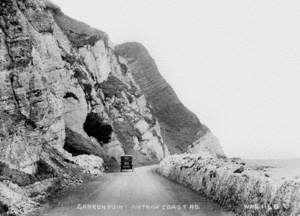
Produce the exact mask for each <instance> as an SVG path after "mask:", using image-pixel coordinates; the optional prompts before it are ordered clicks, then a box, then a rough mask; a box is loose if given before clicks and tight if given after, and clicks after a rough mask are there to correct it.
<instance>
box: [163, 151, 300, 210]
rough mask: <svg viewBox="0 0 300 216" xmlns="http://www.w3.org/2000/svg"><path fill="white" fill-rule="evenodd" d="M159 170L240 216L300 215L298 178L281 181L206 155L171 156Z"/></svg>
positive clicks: (260, 172) (240, 165) (236, 161)
mask: <svg viewBox="0 0 300 216" xmlns="http://www.w3.org/2000/svg"><path fill="white" fill-rule="evenodd" d="M157 171H158V172H159V173H160V174H161V175H163V176H165V177H168V178H170V179H172V180H175V181H177V182H179V183H181V184H183V185H185V186H188V187H190V188H191V189H193V190H195V191H198V192H200V193H201V194H204V195H206V196H207V197H208V198H210V199H212V200H213V201H216V202H218V203H219V204H220V205H221V206H223V207H224V208H227V209H228V210H231V211H234V212H235V213H237V215H245V216H248V215H260V216H271V215H272V216H296V215H299V214H300V180H299V179H293V180H281V181H278V180H276V179H273V178H270V177H269V176H268V175H267V174H266V173H265V172H264V171H263V170H258V169H253V168H252V167H250V166H247V164H246V163H245V162H243V161H240V160H235V159H234V160H231V159H225V158H223V159H217V158H215V157H213V156H212V155H211V154H209V153H207V152H202V153H199V154H192V155H189V154H182V155H172V156H170V157H167V158H165V159H164V160H163V161H162V162H161V163H160V166H159V168H158V170H157Z"/></svg>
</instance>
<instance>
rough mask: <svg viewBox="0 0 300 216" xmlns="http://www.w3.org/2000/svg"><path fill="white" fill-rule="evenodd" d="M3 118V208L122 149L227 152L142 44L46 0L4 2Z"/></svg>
mask: <svg viewBox="0 0 300 216" xmlns="http://www.w3.org/2000/svg"><path fill="white" fill-rule="evenodd" d="M140 54H142V55H140ZM0 117H1V118H0V188H1V190H0V213H3V212H6V213H9V214H12V215H13V214H15V215H24V214H25V213H26V212H27V211H30V209H32V208H33V207H34V206H36V205H37V204H38V202H39V201H40V200H42V199H44V198H45V197H46V196H47V195H48V194H49V193H51V192H52V191H55V190H56V189H57V188H60V187H62V186H66V185H70V184H77V183H80V182H82V181H83V180H84V179H85V178H87V177H90V176H95V175H102V173H103V171H104V168H110V169H114V168H118V163H119V158H120V156H121V155H124V154H131V155H133V156H134V165H135V166H139V165H146V164H153V163H157V162H159V161H160V160H162V159H163V158H164V157H165V156H168V155H169V154H170V153H169V149H170V151H171V152H172V153H174V152H182V151H187V150H188V151H198V150H197V148H200V149H202V148H205V149H206V150H208V151H210V152H214V153H216V154H223V151H222V149H221V147H219V144H218V142H217V140H216V138H215V137H214V136H213V135H212V134H211V132H210V131H209V129H208V128H207V127H205V126H204V125H202V124H201V123H200V122H199V120H198V119H197V117H196V116H195V115H194V114H192V113H191V112H190V111H188V110H187V109H186V108H185V107H184V106H183V105H182V103H181V102H180V101H179V100H178V98H177V96H176V94H175V93H174V91H173V90H172V89H171V87H170V86H169V85H168V84H167V83H166V81H165V80H164V79H163V77H162V76H161V75H160V74H159V73H158V70H157V68H156V66H155V63H154V61H153V60H152V59H151V57H150V56H149V54H148V52H147V51H146V50H145V48H143V47H142V46H140V45H138V44H125V45H122V46H118V47H117V48H115V47H114V45H113V44H112V42H111V41H110V39H109V37H108V35H107V34H106V33H104V32H102V31H100V30H97V29H94V28H92V27H90V26H88V25H86V24H84V23H82V22H80V21H77V20H74V19H72V18H70V17H68V16H67V15H65V14H64V13H63V12H62V11H61V9H60V8H59V7H58V6H56V5H54V4H53V3H51V2H49V1H46V0H2V1H1V8H0ZM161 129H163V132H164V135H165V136H162V133H161ZM163 137H165V140H163ZM164 141H165V142H164ZM199 142H200V144H199ZM213 145H215V146H216V148H215V147H214V148H215V149H214V148H211V146H213ZM195 149H196V150H195Z"/></svg>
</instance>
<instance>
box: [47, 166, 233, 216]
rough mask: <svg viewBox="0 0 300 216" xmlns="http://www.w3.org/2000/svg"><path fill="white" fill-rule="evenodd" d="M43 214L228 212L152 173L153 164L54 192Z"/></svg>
mask: <svg viewBox="0 0 300 216" xmlns="http://www.w3.org/2000/svg"><path fill="white" fill-rule="evenodd" d="M41 215H43V216H95V215H104V216H106V215H107V216H110V215H118V216H122V215H130V216H135V215H136V216H150V215H151V216H152V215H153V216H156V215H157V216H190V215H197V216H231V215H232V214H231V213H226V212H224V211H223V210H222V209H220V208H219V207H218V206H217V205H216V204H214V203H212V202H210V201H208V200H207V199H205V198H203V197H201V196H200V195H199V194H197V193H195V192H193V191H191V190H189V189H187V188H185V187H183V186H181V185H179V184H177V183H174V182H171V181H169V180H167V179H165V178H164V177H161V176H159V175H158V174H156V173H155V166H148V167H141V168H136V169H135V170H134V172H122V173H108V174H106V175H105V176H104V177H100V178H98V179H96V180H94V181H92V182H89V183H87V184H85V185H82V186H80V187H78V188H76V189H73V190H72V191H68V192H65V193H64V194H61V195H58V196H57V197H56V198H55V199H54V200H52V201H51V202H50V204H49V207H48V209H47V210H46V211H45V212H43V213H41Z"/></svg>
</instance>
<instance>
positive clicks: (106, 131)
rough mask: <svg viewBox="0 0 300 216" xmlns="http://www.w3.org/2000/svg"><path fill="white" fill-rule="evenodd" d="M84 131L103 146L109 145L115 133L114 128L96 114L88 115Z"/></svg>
mask: <svg viewBox="0 0 300 216" xmlns="http://www.w3.org/2000/svg"><path fill="white" fill-rule="evenodd" d="M83 129H84V131H85V132H86V133H87V135H89V136H90V137H94V138H96V139H97V141H98V142H99V143H100V144H101V145H103V144H106V143H109V141H110V139H111V135H112V132H113V128H112V126H111V125H109V124H107V123H105V122H104V121H103V119H102V118H101V117H100V116H99V115H98V114H96V113H89V114H88V115H87V117H86V120H85V122H84V124H83Z"/></svg>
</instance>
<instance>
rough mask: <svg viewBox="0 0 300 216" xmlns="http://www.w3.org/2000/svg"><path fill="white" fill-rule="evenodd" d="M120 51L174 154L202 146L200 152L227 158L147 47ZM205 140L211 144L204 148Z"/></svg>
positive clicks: (123, 46)
mask: <svg viewBox="0 0 300 216" xmlns="http://www.w3.org/2000/svg"><path fill="white" fill-rule="evenodd" d="M116 50H117V52H118V53H120V55H121V56H123V57H124V58H126V59H127V61H128V64H129V70H130V71H131V72H132V74H133V77H134V79H135V81H136V82H137V83H138V85H140V87H141V89H142V91H143V93H144V94H145V95H146V98H147V100H148V101H149V103H150V104H151V106H152V108H153V113H154V115H155V116H156V117H157V118H158V121H159V123H160V125H161V128H162V132H163V135H164V141H165V142H166V144H167V146H168V148H169V150H170V152H171V153H182V152H186V151H187V150H188V148H190V145H192V144H193V146H196V145H199V147H197V148H206V149H207V150H208V151H210V152H215V153H216V154H220V155H224V152H223V150H222V148H221V146H220V144H219V141H218V140H217V139H216V137H215V136H213V135H212V133H211V132H210V130H209V129H208V128H207V127H206V126H205V125H203V124H201V123H200V121H199V120H198V118H197V116H196V115H195V114H194V113H192V112H191V111H189V110H188V109H187V108H186V107H185V106H184V105H183V104H182V103H181V101H180V100H179V99H178V97H177V95H176V94H175V92H174V90H173V89H172V88H171V86H170V85H169V84H168V83H167V82H166V80H165V79H164V78H163V77H162V76H161V74H160V73H159V70H158V68H157V66H156V64H155V62H154V60H153V59H152V57H151V56H150V54H149V52H148V51H147V50H146V48H145V47H144V46H143V45H141V44H139V43H135V42H130V43H125V44H121V45H119V46H117V47H116ZM210 135H212V136H210ZM205 136H206V137H207V136H210V138H209V139H210V141H209V142H210V144H207V142H206V144H204V147H203V146H202V142H201V140H203V137H205ZM195 149H196V148H194V150H195Z"/></svg>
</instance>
